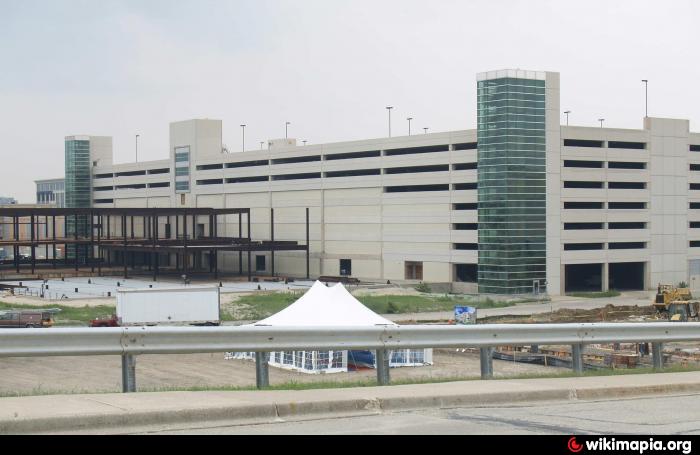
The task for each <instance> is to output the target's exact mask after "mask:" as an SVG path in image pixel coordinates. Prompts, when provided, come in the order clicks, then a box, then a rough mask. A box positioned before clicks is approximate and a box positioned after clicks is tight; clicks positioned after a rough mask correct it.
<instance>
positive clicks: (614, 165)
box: [564, 160, 647, 169]
mask: <svg viewBox="0 0 700 455" xmlns="http://www.w3.org/2000/svg"><path fill="white" fill-rule="evenodd" d="M564 167H579V168H581V167H582V168H589V169H603V168H604V167H605V161H594V160H564ZM646 168H647V163H644V162H638V161H608V169H646Z"/></svg>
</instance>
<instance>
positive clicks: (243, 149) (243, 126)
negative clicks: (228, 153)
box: [241, 123, 245, 152]
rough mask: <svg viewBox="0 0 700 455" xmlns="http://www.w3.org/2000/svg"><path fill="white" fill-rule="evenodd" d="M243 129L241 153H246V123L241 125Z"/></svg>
mask: <svg viewBox="0 0 700 455" xmlns="http://www.w3.org/2000/svg"><path fill="white" fill-rule="evenodd" d="M241 129H242V130H243V148H242V149H241V152H245V123H244V124H243V125H241Z"/></svg>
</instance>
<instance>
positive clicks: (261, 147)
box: [260, 141, 265, 150]
mask: <svg viewBox="0 0 700 455" xmlns="http://www.w3.org/2000/svg"><path fill="white" fill-rule="evenodd" d="M264 143H265V141H260V150H262V149H263V144H264Z"/></svg>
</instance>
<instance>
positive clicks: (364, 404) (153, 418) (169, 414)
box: [0, 373, 700, 434]
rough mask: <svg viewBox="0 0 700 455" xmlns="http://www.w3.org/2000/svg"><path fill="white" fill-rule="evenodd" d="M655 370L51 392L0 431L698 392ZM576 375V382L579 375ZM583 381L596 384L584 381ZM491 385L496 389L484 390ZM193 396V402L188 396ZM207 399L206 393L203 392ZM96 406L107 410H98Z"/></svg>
mask: <svg viewBox="0 0 700 455" xmlns="http://www.w3.org/2000/svg"><path fill="white" fill-rule="evenodd" d="M680 374H681V375H682V374H689V373H680ZM670 375H676V373H671V374H670ZM650 376H655V379H657V381H655V383H653V384H632V385H629V386H626V385H622V386H621V385H617V384H607V383H606V382H605V380H604V379H602V378H596V379H597V381H579V382H583V383H584V384H581V385H578V384H569V386H567V385H566V384H564V383H561V382H560V383H556V382H553V381H549V382H547V381H539V382H536V381H537V380H503V381H483V382H479V381H466V382H454V383H442V384H421V385H419V386H388V387H371V388H364V389H363V388H355V389H326V390H323V391H322V392H320V391H316V392H319V393H318V395H320V396H321V397H320V398H319V396H316V395H315V394H314V393H313V392H314V391H301V392H296V393H295V392H290V391H269V392H265V391H261V392H158V393H141V394H139V393H136V394H126V395H122V394H107V395H79V396H75V395H73V396H71V395H61V396H51V397H49V398H51V399H52V401H54V402H55V403H54V404H53V405H52V406H51V410H53V409H58V411H51V410H49V409H41V410H40V411H39V412H35V414H37V415H34V416H31V415H29V416H28V417H19V416H18V413H17V412H15V413H14V416H12V415H9V414H10V412H6V413H5V415H0V434H21V433H52V432H55V433H60V432H71V433H72V432H81V431H91V432H105V433H108V432H115V431H117V429H120V430H121V432H124V431H128V429H129V428H131V429H136V428H143V427H164V426H173V425H176V426H178V425H179V426H192V425H196V424H197V423H199V422H208V423H211V422H217V423H219V422H220V423H222V424H223V423H224V422H225V423H226V424H228V425H244V424H249V423H271V422H279V421H282V420H311V419H315V418H322V417H324V416H329V415H332V416H333V417H335V418H337V417H348V416H359V415H373V414H381V413H383V412H392V411H408V410H414V409H426V408H437V409H439V408H456V407H473V406H488V405H499V404H506V403H523V402H538V401H575V400H599V399H611V398H626V397H639V396H645V395H661V394H682V393H699V392H700V381H699V380H698V375H694V376H692V377H687V378H683V377H681V379H682V380H681V381H678V380H676V381H675V382H673V381H670V383H667V381H666V380H665V378H664V377H666V376H669V374H658V375H650ZM676 377H677V376H674V377H673V378H672V379H676ZM580 379H590V378H580ZM658 379H660V381H658ZM558 381H565V380H563V379H560V380H558ZM574 382H577V381H575V380H574ZM585 382H590V383H591V384H588V385H586V384H585ZM610 382H624V381H619V380H616V381H610ZM630 382H631V381H630ZM637 382H650V381H648V380H646V381H637ZM501 384H502V386H501ZM509 385H510V386H511V387H509ZM486 388H490V389H492V390H491V391H485V390H479V389H486ZM518 389H520V390H518ZM306 392H309V393H306ZM142 394H144V395H149V397H148V398H149V399H150V400H151V401H154V402H155V403H160V401H159V398H163V399H164V400H170V401H169V403H168V404H171V403H172V401H173V400H174V399H178V400H180V399H181V400H182V402H183V403H187V405H188V406H190V407H186V408H185V409H175V408H173V407H172V406H170V407H169V406H168V405H165V406H162V408H161V409H153V408H151V409H148V408H146V409H134V408H135V407H136V406H132V407H130V406H129V403H132V404H133V403H140V402H141V401H140V400H139V395H142ZM178 394H179V395H178ZM198 394H199V395H198ZM254 394H256V395H254ZM198 396H201V397H202V398H207V399H208V401H210V402H211V401H213V402H216V401H217V400H221V401H228V402H229V403H228V404H226V403H221V404H218V405H212V404H209V405H207V404H203V405H201V406H197V405H196V404H194V405H193V404H191V401H193V400H195V398H196V397H198ZM324 396H325V398H324ZM100 397H105V399H100ZM41 398H42V397H24V398H12V399H11V400H15V401H14V402H13V404H14V405H15V406H16V407H17V408H16V409H21V406H22V401H21V400H23V399H31V401H32V402H35V403H40V402H41V401H40V400H41ZM45 398H46V397H45ZM109 398H111V399H112V403H110V400H109ZM4 400H9V399H7V398H2V399H0V408H2V407H3V404H4V403H3V401H4ZM188 400H191V401H190V402H188ZM62 401H63V402H66V406H65V407H64V408H62V409H60V408H58V407H57V406H60V403H61V402H62ZM69 401H70V403H69ZM201 401H202V402H204V401H207V400H204V399H202V400H201ZM255 401H259V403H255ZM76 403H77V404H78V405H81V406H83V407H87V408H88V409H89V410H88V411H87V412H82V413H75V414H66V413H65V412H67V410H69V409H70V405H71V404H72V405H74V406H75V405H76ZM114 403H118V404H114ZM91 404H94V405H95V406H94V407H95V408H96V409H91V408H90V405H91ZM98 407H102V408H104V409H97V408H98ZM8 411H9V410H8ZM60 412H64V414H62V415H61V414H60Z"/></svg>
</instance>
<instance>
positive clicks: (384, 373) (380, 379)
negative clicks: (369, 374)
mask: <svg viewBox="0 0 700 455" xmlns="http://www.w3.org/2000/svg"><path fill="white" fill-rule="evenodd" d="M389 360H390V357H389V351H388V350H387V349H377V353H376V359H375V363H376V364H377V383H378V384H379V385H389V382H390V381H391V377H390V375H389Z"/></svg>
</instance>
